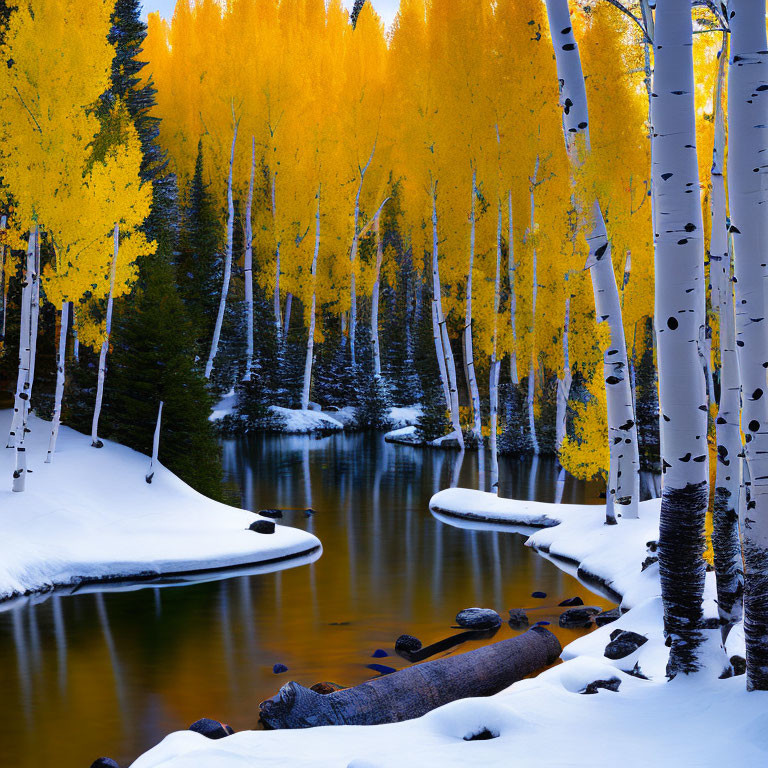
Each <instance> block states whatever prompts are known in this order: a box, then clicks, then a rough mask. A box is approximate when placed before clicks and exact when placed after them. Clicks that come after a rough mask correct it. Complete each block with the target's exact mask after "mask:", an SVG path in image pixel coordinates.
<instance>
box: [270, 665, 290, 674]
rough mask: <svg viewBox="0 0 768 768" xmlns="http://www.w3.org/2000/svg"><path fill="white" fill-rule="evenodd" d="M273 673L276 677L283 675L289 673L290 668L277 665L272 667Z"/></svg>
mask: <svg viewBox="0 0 768 768" xmlns="http://www.w3.org/2000/svg"><path fill="white" fill-rule="evenodd" d="M272 671H273V672H274V673H275V674H276V675H282V674H283V672H287V671H288V667H286V666H285V664H275V666H274V667H272Z"/></svg>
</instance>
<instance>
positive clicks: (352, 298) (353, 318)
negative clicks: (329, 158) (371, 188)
mask: <svg viewBox="0 0 768 768" xmlns="http://www.w3.org/2000/svg"><path fill="white" fill-rule="evenodd" d="M375 153H376V142H374V143H373V149H372V150H371V154H370V155H369V157H368V161H367V162H366V164H365V165H364V166H363V167H362V168H358V170H359V172H360V182H359V184H358V185H357V193H356V194H355V209H354V215H353V225H354V231H353V234H352V247H351V249H350V252H349V271H350V289H349V302H350V303H349V353H350V356H351V358H352V365H353V366H354V365H355V363H356V358H355V335H356V333H357V274H356V272H355V270H356V269H357V251H358V248H359V246H360V195H361V194H362V192H363V184H364V183H365V174H366V173H367V172H368V168H369V167H370V165H371V163H372V162H373V156H374V154H375Z"/></svg>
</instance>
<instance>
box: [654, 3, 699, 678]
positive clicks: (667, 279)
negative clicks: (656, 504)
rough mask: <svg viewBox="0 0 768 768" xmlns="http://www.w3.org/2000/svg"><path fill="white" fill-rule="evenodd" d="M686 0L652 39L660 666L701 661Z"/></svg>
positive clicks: (677, 669)
mask: <svg viewBox="0 0 768 768" xmlns="http://www.w3.org/2000/svg"><path fill="white" fill-rule="evenodd" d="M692 50H693V36H692V22H691V6H690V2H689V0H658V3H657V10H656V34H655V39H654V54H655V56H654V59H655V67H654V73H653V93H654V99H653V165H652V184H653V185H654V187H655V193H654V197H655V202H656V233H655V263H656V322H655V325H656V338H657V345H658V360H659V400H660V411H661V422H660V424H661V432H662V434H663V435H664V440H663V453H662V457H661V463H662V472H663V474H664V482H663V490H662V499H661V519H660V530H659V569H660V574H661V594H662V601H663V604H664V631H665V634H666V636H667V641H668V643H669V644H670V654H669V661H668V662H667V675H668V676H669V677H674V676H675V675H677V674H679V673H683V674H690V673H693V672H695V671H697V670H698V669H699V667H700V662H699V658H698V648H699V646H700V644H701V642H702V637H701V632H700V623H701V616H702V608H701V601H702V595H703V590H704V561H703V559H702V557H701V552H702V542H703V536H704V518H705V514H706V510H707V506H708V498H709V471H708V450H707V393H706V381H705V376H704V370H703V369H702V367H701V364H700V360H699V339H700V334H701V329H702V327H703V326H704V322H705V293H706V292H705V283H704V227H703V221H702V212H701V205H700V200H699V171H698V163H697V153H696V125H695V114H696V113H695V107H694V91H695V83H694V75H693V53H692Z"/></svg>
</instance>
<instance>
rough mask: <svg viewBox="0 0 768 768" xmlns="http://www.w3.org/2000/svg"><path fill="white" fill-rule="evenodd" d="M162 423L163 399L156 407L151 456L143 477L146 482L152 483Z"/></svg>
mask: <svg viewBox="0 0 768 768" xmlns="http://www.w3.org/2000/svg"><path fill="white" fill-rule="evenodd" d="M162 423H163V401H162V400H161V401H160V407H159V408H158V409H157V423H156V424H155V435H154V437H153V439H152V458H151V459H150V461H149V472H147V474H146V475H145V477H144V479H145V480H146V481H147V483H148V484H151V483H152V480H153V479H154V477H155V464H157V452H158V450H159V449H160V429H161V426H162Z"/></svg>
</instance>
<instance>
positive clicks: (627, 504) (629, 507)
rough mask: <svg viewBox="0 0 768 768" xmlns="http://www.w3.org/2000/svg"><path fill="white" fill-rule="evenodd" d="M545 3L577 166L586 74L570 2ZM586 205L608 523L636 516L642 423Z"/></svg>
mask: <svg viewBox="0 0 768 768" xmlns="http://www.w3.org/2000/svg"><path fill="white" fill-rule="evenodd" d="M546 6H547V14H548V17H549V26H550V30H551V36H552V44H553V47H554V51H555V59H556V61H557V69H558V77H559V80H560V85H561V95H560V101H561V104H562V106H563V125H564V129H565V136H566V145H567V146H568V150H569V154H570V156H571V159H572V163H573V164H574V165H575V166H576V167H578V165H579V164H580V162H581V158H582V157H584V156H585V155H588V153H589V149H590V143H589V116H588V108H587V94H586V90H585V82H584V73H583V71H582V67H581V59H580V56H579V49H578V45H577V43H576V39H575V37H574V34H573V26H572V21H571V14H570V10H569V7H568V0H547V3H546ZM585 204H586V206H587V209H588V210H590V211H591V214H590V215H589V216H588V217H587V218H588V221H589V229H590V232H589V235H588V243H589V248H590V255H589V258H588V260H587V268H588V269H589V270H590V273H591V277H592V283H593V289H594V298H595V308H596V314H597V316H598V317H599V318H601V320H603V321H604V322H606V323H607V325H608V327H609V328H610V331H611V341H610V344H609V345H608V346H607V348H606V349H605V352H604V369H605V374H604V378H605V386H606V400H607V408H608V429H609V446H610V451H611V470H610V473H609V482H608V493H607V499H606V522H609V523H613V522H616V517H617V516H618V515H619V514H621V515H623V516H625V517H637V504H638V501H639V499H638V495H639V466H638V464H637V456H638V453H637V449H636V444H637V424H636V419H635V414H634V403H633V400H632V392H631V387H630V380H629V366H628V362H627V347H626V342H625V337H624V328H623V324H622V317H621V305H620V301H619V293H618V288H617V286H616V277H615V275H614V272H613V264H612V259H611V246H610V241H609V239H608V234H607V232H606V228H605V221H604V218H603V211H602V209H601V207H600V202H599V200H597V199H596V198H595V199H594V200H593V201H590V200H587V201H585ZM617 507H618V509H617ZM619 510H620V511H619Z"/></svg>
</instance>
